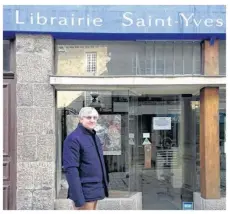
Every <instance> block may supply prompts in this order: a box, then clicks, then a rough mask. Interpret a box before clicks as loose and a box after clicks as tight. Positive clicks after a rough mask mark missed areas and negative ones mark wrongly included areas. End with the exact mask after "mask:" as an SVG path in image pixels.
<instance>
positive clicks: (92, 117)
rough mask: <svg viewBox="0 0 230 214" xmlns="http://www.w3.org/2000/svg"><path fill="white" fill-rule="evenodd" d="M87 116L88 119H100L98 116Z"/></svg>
mask: <svg viewBox="0 0 230 214" xmlns="http://www.w3.org/2000/svg"><path fill="white" fill-rule="evenodd" d="M85 118H86V119H87V120H91V119H94V120H97V119H98V117H97V116H86V117H85Z"/></svg>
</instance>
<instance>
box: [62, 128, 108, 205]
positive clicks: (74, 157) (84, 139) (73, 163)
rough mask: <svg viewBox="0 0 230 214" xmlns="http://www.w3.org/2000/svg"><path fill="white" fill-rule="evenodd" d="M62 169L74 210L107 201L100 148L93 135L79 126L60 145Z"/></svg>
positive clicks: (106, 182)
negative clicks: (86, 204) (87, 204)
mask: <svg viewBox="0 0 230 214" xmlns="http://www.w3.org/2000/svg"><path fill="white" fill-rule="evenodd" d="M63 168H64V170H65V174H66V179H67V182H68V185H69V189H68V196H67V198H70V199H71V200H73V201H74V203H75V206H76V207H80V206H82V205H84V203H85V202H87V201H95V200H100V199H103V198H105V197H108V181H107V175H106V168H105V163H104V157H103V151H102V145H101V142H100V139H99V137H98V136H97V135H96V132H95V131H94V130H93V132H91V131H89V130H88V129H86V128H84V127H83V126H82V125H81V124H79V125H78V127H77V128H76V129H75V130H74V131H73V132H72V133H71V134H70V135H68V136H67V138H66V139H65V141H64V145H63Z"/></svg>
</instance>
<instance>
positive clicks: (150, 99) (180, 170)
mask: <svg viewBox="0 0 230 214" xmlns="http://www.w3.org/2000/svg"><path fill="white" fill-rule="evenodd" d="M130 97H132V98H131V99H130V106H129V108H130V111H129V117H130V123H129V132H130V133H131V136H132V133H135V134H134V135H135V137H134V138H133V141H134V143H133V147H134V148H133V149H132V150H133V151H134V152H133V154H132V155H133V157H134V158H133V159H132V163H131V166H133V167H134V168H135V173H134V174H135V176H133V178H131V180H132V179H133V180H135V181H133V182H130V183H131V184H132V183H135V185H134V186H132V185H130V188H131V189H132V190H133V191H140V192H142V208H143V210H180V209H182V202H192V200H193V199H192V192H193V187H194V179H193V178H195V173H194V174H191V173H193V172H195V171H194V170H195V167H196V163H195V150H194V148H195V146H196V142H195V136H194V133H193V131H194V129H193V127H192V126H193V120H192V117H191V113H192V112H191V105H186V103H189V104H190V100H191V97H190V98H189V99H187V98H186V99H187V100H185V99H184V97H183V96H181V95H176V96H156V95H142V96H135V95H134V94H130ZM185 124H186V125H185ZM184 126H186V127H184ZM187 130H190V134H189V135H188V136H187V139H185V134H186V133H187ZM188 145H189V146H188ZM187 155H188V156H187ZM188 157H189V158H188ZM186 158H187V159H186ZM185 159H186V160H185ZM186 167H189V168H186ZM189 171H190V172H189ZM188 175H189V176H188ZM188 177H189V178H188ZM185 190H187V192H186V194H187V195H186V197H185V194H184V192H185Z"/></svg>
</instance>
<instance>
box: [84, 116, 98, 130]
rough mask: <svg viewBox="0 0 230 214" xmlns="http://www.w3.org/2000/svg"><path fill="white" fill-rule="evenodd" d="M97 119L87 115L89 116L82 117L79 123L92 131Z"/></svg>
mask: <svg viewBox="0 0 230 214" xmlns="http://www.w3.org/2000/svg"><path fill="white" fill-rule="evenodd" d="M97 119H98V116H97V115H89V116H85V117H82V118H81V120H80V122H81V124H82V125H83V126H84V127H85V128H87V129H90V130H92V129H94V128H95V127H96V125H97Z"/></svg>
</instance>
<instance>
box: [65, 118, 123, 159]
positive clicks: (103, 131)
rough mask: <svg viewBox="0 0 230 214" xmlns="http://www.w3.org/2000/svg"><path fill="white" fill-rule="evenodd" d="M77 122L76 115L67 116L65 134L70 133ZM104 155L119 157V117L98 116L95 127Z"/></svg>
mask: <svg viewBox="0 0 230 214" xmlns="http://www.w3.org/2000/svg"><path fill="white" fill-rule="evenodd" d="M78 122H79V120H78V117H77V116H76V115H67V133H68V134H69V133H70V132H72V131H73V130H74V129H75V128H76V127H77V124H78ZM95 131H96V132H97V136H98V137H99V138H100V140H101V143H102V147H103V153H104V155H121V115H119V114H115V115H114V114H111V115H110V114H109V115H107V114H106V115H100V117H99V119H98V122H97V126H96V127H95Z"/></svg>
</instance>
